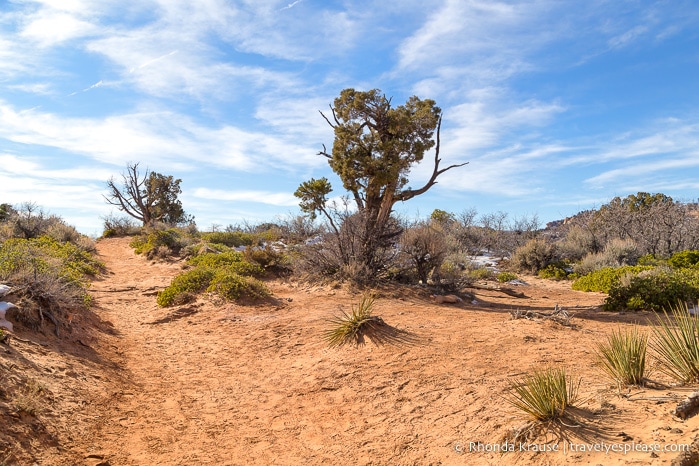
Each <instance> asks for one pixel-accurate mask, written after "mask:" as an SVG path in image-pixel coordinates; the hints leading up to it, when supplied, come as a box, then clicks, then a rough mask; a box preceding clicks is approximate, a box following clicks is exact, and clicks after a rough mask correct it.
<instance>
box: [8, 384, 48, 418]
mask: <svg viewBox="0 0 699 466" xmlns="http://www.w3.org/2000/svg"><path fill="white" fill-rule="evenodd" d="M45 390H46V389H45V388H44V386H43V385H41V384H40V383H39V382H38V381H36V380H35V379H29V380H27V383H26V385H25V386H24V387H22V389H21V390H19V393H17V395H15V397H14V400H13V402H12V404H13V405H14V407H15V409H16V410H17V411H20V412H24V413H27V414H31V415H32V416H36V415H37V414H38V413H39V412H41V410H42V408H43V401H42V399H43V394H44V391H45Z"/></svg>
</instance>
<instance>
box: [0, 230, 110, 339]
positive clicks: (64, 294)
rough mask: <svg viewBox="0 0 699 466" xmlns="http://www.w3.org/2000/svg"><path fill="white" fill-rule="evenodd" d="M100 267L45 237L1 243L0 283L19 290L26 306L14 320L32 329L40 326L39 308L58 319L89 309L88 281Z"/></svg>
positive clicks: (86, 256) (72, 247)
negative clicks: (85, 308)
mask: <svg viewBox="0 0 699 466" xmlns="http://www.w3.org/2000/svg"><path fill="white" fill-rule="evenodd" d="M103 267H104V265H103V264H102V263H101V262H99V261H98V260H96V259H95V258H94V257H93V256H92V255H91V254H90V253H89V252H88V251H86V250H84V249H82V248H80V247H79V246H77V245H75V244H73V243H69V242H66V243H60V242H58V241H56V240H54V239H53V238H50V237H48V236H42V237H40V238H32V239H20V238H13V239H8V240H5V241H4V242H2V243H0V280H2V281H5V282H9V283H12V284H13V285H14V287H15V288H17V289H18V290H20V291H19V292H18V294H19V295H20V296H21V297H23V298H25V299H26V305H23V306H22V308H21V309H20V311H19V313H18V314H17V315H16V316H15V317H16V319H17V320H19V321H21V322H22V323H24V324H25V325H27V326H29V327H33V328H38V327H39V326H40V322H41V319H40V316H39V315H38V307H41V308H42V309H44V310H46V311H48V312H51V313H52V314H53V315H54V317H56V318H57V319H60V318H61V316H62V315H65V314H66V313H67V312H68V311H70V310H76V309H80V308H84V307H86V306H89V305H90V304H91V303H92V297H91V296H90V295H89V294H88V293H87V289H88V287H89V281H88V278H89V277H91V276H94V275H96V274H98V273H99V272H100V271H101V270H102V269H103Z"/></svg>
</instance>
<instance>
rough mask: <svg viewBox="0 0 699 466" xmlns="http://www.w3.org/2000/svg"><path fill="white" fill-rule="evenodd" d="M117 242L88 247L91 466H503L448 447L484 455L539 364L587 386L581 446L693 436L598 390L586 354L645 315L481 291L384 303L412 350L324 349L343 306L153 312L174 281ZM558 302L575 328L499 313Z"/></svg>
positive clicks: (584, 297) (540, 286) (293, 289)
mask: <svg viewBox="0 0 699 466" xmlns="http://www.w3.org/2000/svg"><path fill="white" fill-rule="evenodd" d="M128 242H129V240H128V238H119V239H109V240H103V241H100V242H99V243H98V251H99V254H100V255H101V256H102V259H103V260H104V261H105V262H106V265H107V269H108V274H109V275H108V276H107V277H105V278H104V279H103V280H101V281H97V282H95V283H94V285H93V291H94V295H95V297H96V300H97V303H98V306H97V312H98V314H99V315H100V316H101V317H102V318H104V319H106V320H109V321H111V322H112V324H113V325H114V328H115V329H116V332H115V335H114V336H105V337H104V339H103V341H102V343H101V347H100V348H101V349H100V350H101V352H102V353H103V354H104V355H105V357H106V358H109V359H111V360H114V361H116V362H117V363H118V364H119V366H120V367H121V371H120V372H121V375H122V377H123V378H122V379H120V380H114V381H113V385H114V389H113V390H112V396H111V397H107V398H105V397H102V398H101V402H102V403H104V412H103V414H102V415H101V417H100V422H99V423H98V424H97V425H96V426H95V427H94V431H93V432H92V433H91V434H90V435H86V437H85V445H84V446H83V451H84V452H85V453H84V457H86V462H87V463H88V464H91V465H97V464H103V465H107V464H109V465H112V466H114V465H153V464H164V465H185V464H187V465H191V464H216V465H219V464H220V465H239V464H240V465H244V464H260V465H262V464H265V465H267V464H290V465H291V464H313V465H321V464H420V465H423V464H425V465H429V464H435V465H436V464H455V465H456V464H504V463H503V457H502V456H501V455H499V454H492V453H469V452H468V451H466V452H463V451H460V447H459V445H468V444H469V442H476V441H481V442H484V443H493V442H497V441H498V440H499V439H501V438H502V435H503V434H504V433H505V432H506V431H507V430H508V429H511V428H512V427H514V426H516V425H518V424H519V423H520V422H521V421H520V420H519V419H518V418H517V415H516V413H514V412H513V410H512V408H511V407H509V406H508V405H507V404H506V403H504V402H503V399H502V395H503V393H504V391H505V390H506V388H507V387H508V386H509V383H510V382H511V380H512V378H513V377H516V376H518V375H522V374H524V373H526V372H527V371H530V370H532V369H534V368H537V367H541V366H543V365H547V364H559V365H564V366H566V367H571V368H574V369H575V370H576V373H577V374H579V375H580V376H582V377H583V378H584V380H585V381H586V383H585V386H584V391H585V393H584V394H585V395H586V397H587V398H589V399H590V400H591V401H589V402H588V404H587V405H586V411H585V429H584V430H585V432H586V433H587V434H588V435H590V436H591V437H589V438H588V440H590V439H591V440H600V439H606V440H607V441H620V440H618V439H619V438H622V437H620V435H621V434H622V433H623V434H624V435H625V437H623V438H624V439H626V438H630V439H633V441H642V442H650V441H663V442H679V441H680V440H682V441H689V439H691V438H692V437H693V436H694V435H695V434H694V433H693V432H695V431H696V430H697V427H698V426H699V424H698V423H697V421H696V420H694V419H690V420H688V421H686V422H679V421H677V420H675V419H673V418H672V416H671V415H670V414H669V412H670V410H671V408H672V407H673V406H672V405H671V403H669V402H668V403H659V402H657V401H629V399H628V398H626V399H625V398H620V397H619V396H618V395H617V394H616V393H615V392H614V390H613V389H611V388H610V387H609V384H608V383H606V382H604V381H602V380H601V379H600V377H599V372H597V371H596V370H594V368H593V367H592V360H593V359H592V350H591V341H594V339H595V338H599V337H600V336H601V335H603V334H604V333H607V332H608V331H609V330H610V329H612V328H616V327H617V326H618V325H627V324H628V323H629V322H632V321H638V320H639V319H640V318H642V317H643V316H640V315H634V316H626V317H625V316H619V315H612V314H608V313H600V312H598V311H595V310H593V309H594V308H595V307H596V306H597V305H598V304H599V303H600V302H601V301H602V298H603V296H602V295H599V294H583V293H576V292H572V291H570V289H569V285H565V284H560V283H554V282H545V281H537V283H536V285H537V286H531V287H527V288H524V291H525V293H526V294H527V295H528V296H529V297H528V299H526V300H516V299H515V298H512V297H508V296H505V295H501V294H498V293H488V292H485V293H484V294H479V295H478V296H477V300H478V303H477V304H470V303H464V304H460V305H457V306H449V305H441V306H440V305H435V304H433V303H431V302H430V301H429V299H427V296H426V294H425V293H423V292H421V291H415V292H414V293H412V294H408V295H406V294H404V295H400V296H399V295H398V294H396V293H394V292H392V291H385V292H381V293H380V297H379V299H378V301H377V305H376V313H377V314H378V315H380V316H381V317H382V318H383V319H384V320H385V321H386V322H387V323H389V324H391V325H393V326H395V327H397V328H400V329H402V330H405V331H408V332H412V334H413V335H414V336H415V337H416V338H417V339H418V343H417V344H412V345H394V346H375V345H373V344H371V343H370V344H367V345H365V346H361V347H359V348H348V347H345V348H340V349H328V348H327V345H326V344H325V343H324V341H323V339H322V333H323V331H324V330H325V329H326V328H327V318H329V317H331V316H332V315H333V314H336V313H337V312H339V309H345V310H349V307H350V305H351V304H353V303H355V302H356V301H357V298H358V297H357V296H356V295H352V294H351V293H349V292H347V291H344V290H340V289H337V290H332V289H310V288H304V287H301V286H298V285H294V284H289V283H282V282H275V283H273V284H271V286H272V287H273V292H274V295H275V297H276V301H275V302H274V303H266V304H264V305H258V306H239V305H234V304H229V303H226V304H214V303H212V302H208V301H201V300H200V301H198V302H197V303H194V304H192V305H188V306H182V307H179V308H173V309H160V308H158V307H157V305H156V302H155V292H156V291H157V290H159V289H162V288H163V287H164V286H166V285H167V284H168V283H169V281H170V279H171V277H172V276H174V275H175V274H176V273H177V272H178V271H179V270H180V266H179V265H177V264H163V263H150V262H148V261H147V260H146V259H144V258H142V257H140V256H136V255H135V254H134V253H133V252H132V250H131V249H130V248H129V247H128ZM556 303H558V304H561V305H563V306H566V307H567V308H569V309H571V311H573V312H574V313H575V314H576V317H575V319H574V320H575V322H576V328H574V329H571V328H568V327H562V326H560V325H557V324H553V323H547V322H536V321H530V320H524V319H521V320H511V319H510V318H509V312H507V310H508V309H517V308H518V309H523V310H526V309H532V310H551V309H552V308H553V306H554V305H555V304H556ZM610 322H611V324H610ZM639 393H641V395H638V394H636V395H635V396H636V398H639V397H640V398H643V396H647V397H653V396H658V395H659V394H658V393H657V391H656V392H653V391H650V392H649V391H648V390H640V392H639ZM644 394H645V395H644ZM663 395H664V394H663ZM677 396H679V395H677ZM669 399H671V398H669ZM671 429H675V430H671ZM573 434H574V432H573ZM615 439H616V440H615ZM625 441H626V440H625ZM88 456H89V457H88ZM674 456H675V454H674V453H661V454H660V455H659V456H658V457H657V458H655V457H652V456H651V455H649V454H648V453H639V454H631V455H616V456H615V455H611V456H610V455H604V454H600V453H582V454H580V453H578V454H575V455H570V454H569V455H567V456H563V455H562V454H558V453H532V452H525V453H518V454H516V455H512V456H509V457H508V458H506V459H507V461H506V462H507V463H508V464H567V463H571V462H572V463H578V464H598V463H599V464H630V463H633V464H662V462H663V461H665V462H667V461H668V460H669V459H671V458H673V457H674Z"/></svg>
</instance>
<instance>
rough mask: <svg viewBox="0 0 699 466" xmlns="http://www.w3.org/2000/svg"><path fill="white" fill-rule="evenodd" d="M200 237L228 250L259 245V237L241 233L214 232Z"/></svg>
mask: <svg viewBox="0 0 699 466" xmlns="http://www.w3.org/2000/svg"><path fill="white" fill-rule="evenodd" d="M201 237H202V239H204V240H205V241H207V242H209V243H213V244H224V245H226V246H228V247H229V248H237V247H240V246H257V245H259V244H260V236H259V235H257V234H254V233H244V232H242V231H214V232H212V233H202V234H201Z"/></svg>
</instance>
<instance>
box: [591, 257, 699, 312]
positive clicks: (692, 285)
mask: <svg viewBox="0 0 699 466" xmlns="http://www.w3.org/2000/svg"><path fill="white" fill-rule="evenodd" d="M697 299H699V270H696V271H693V270H688V269H685V270H680V271H672V270H667V269H664V268H655V269H652V270H648V271H645V272H641V273H639V274H638V275H636V276H627V277H622V279H620V280H619V281H618V282H616V283H614V284H613V285H612V286H611V288H610V290H609V296H607V298H606V299H605V302H604V308H605V309H606V310H610V311H618V310H622V309H632V310H633V309H650V310H653V311H660V310H662V309H663V308H666V307H668V306H671V305H673V304H674V303H677V302H686V301H692V302H695V301H696V300H697Z"/></svg>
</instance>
